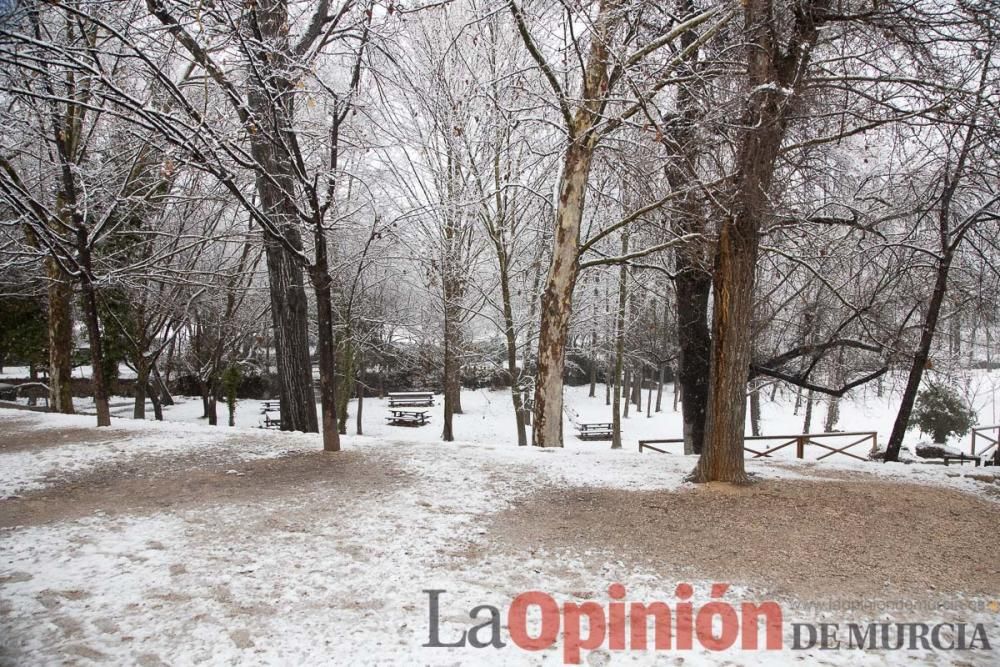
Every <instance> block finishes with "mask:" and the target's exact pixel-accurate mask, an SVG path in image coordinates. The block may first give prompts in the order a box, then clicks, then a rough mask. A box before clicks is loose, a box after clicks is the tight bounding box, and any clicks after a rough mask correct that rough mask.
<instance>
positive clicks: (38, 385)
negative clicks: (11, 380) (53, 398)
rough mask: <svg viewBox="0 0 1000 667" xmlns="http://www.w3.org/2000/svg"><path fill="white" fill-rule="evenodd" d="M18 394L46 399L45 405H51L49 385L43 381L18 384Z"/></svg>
mask: <svg viewBox="0 0 1000 667" xmlns="http://www.w3.org/2000/svg"><path fill="white" fill-rule="evenodd" d="M17 395H18V396H24V397H25V398H32V399H35V400H37V399H39V398H41V399H44V401H45V407H49V386H48V385H47V384H44V383H42V382H25V383H24V384H19V385H17Z"/></svg>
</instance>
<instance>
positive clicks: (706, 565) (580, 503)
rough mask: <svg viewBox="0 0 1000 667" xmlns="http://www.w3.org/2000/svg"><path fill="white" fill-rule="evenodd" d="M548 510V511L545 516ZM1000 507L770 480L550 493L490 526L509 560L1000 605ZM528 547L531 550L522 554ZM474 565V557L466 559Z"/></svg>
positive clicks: (873, 484)
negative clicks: (609, 563)
mask: <svg viewBox="0 0 1000 667" xmlns="http://www.w3.org/2000/svg"><path fill="white" fill-rule="evenodd" d="M539 508H544V511H539ZM998 531H1000V505H997V504H995V503H991V502H987V501H985V500H981V499H978V498H975V497H973V496H972V495H969V494H965V493H961V492H958V491H953V490H949V489H943V488H935V487H931V486H921V485H914V484H896V483H886V482H883V481H864V482H857V481H855V482H845V481H815V482H814V481H788V480H772V481H764V482H761V483H758V484H755V485H753V486H749V487H731V486H728V485H707V486H703V487H699V488H696V489H694V490H687V491H679V492H640V491H622V490H611V489H594V488H570V489H558V490H551V491H545V492H543V493H539V494H535V495H533V496H531V497H528V498H526V499H523V500H522V501H521V502H519V503H518V504H517V505H516V506H515V507H514V508H512V509H510V510H508V511H505V512H503V513H501V514H499V515H498V516H496V517H494V520H493V521H492V524H491V528H490V538H491V539H490V542H491V543H493V544H494V545H497V548H499V545H503V547H504V548H506V549H509V550H513V551H518V550H520V551H523V550H525V548H527V550H529V551H531V550H535V549H538V548H544V549H546V550H548V551H551V552H555V553H557V554H559V553H561V554H572V555H573V556H574V557H575V558H581V554H584V553H586V552H588V551H591V552H594V553H595V556H593V557H590V556H587V557H585V558H587V559H588V560H595V561H596V560H598V558H597V556H596V554H598V553H599V554H602V555H606V556H608V557H610V558H613V559H614V560H623V561H625V562H630V563H633V564H635V565H640V566H644V567H651V568H653V569H654V571H660V572H663V573H664V574H665V576H666V578H667V579H669V580H678V576H679V575H680V576H689V577H692V578H698V579H712V580H715V581H722V582H732V583H745V584H749V585H751V586H753V587H754V588H755V589H756V590H760V591H763V592H766V593H767V594H768V595H771V596H775V597H786V596H788V597H791V596H794V597H798V598H800V599H809V600H817V599H846V598H851V597H862V598H867V599H872V598H893V599H901V598H906V599H928V598H934V597H935V596H940V595H941V592H943V591H947V594H948V595H952V594H965V595H970V596H986V597H988V598H989V599H991V600H992V599H994V598H995V597H996V596H997V594H998V584H1000V558H998V549H1000V545H998V542H997V534H998ZM525 545H528V546H527V547H525ZM470 555H471V556H472V557H477V555H476V554H470Z"/></svg>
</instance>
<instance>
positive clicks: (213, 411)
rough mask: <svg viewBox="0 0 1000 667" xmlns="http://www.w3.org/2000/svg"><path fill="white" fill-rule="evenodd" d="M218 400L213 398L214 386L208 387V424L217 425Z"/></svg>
mask: <svg viewBox="0 0 1000 667" xmlns="http://www.w3.org/2000/svg"><path fill="white" fill-rule="evenodd" d="M218 408H219V401H218V400H217V399H216V398H215V388H214V387H210V388H209V393H208V425H209V426H218V425H219V410H218Z"/></svg>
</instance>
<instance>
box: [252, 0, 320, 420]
mask: <svg viewBox="0 0 1000 667" xmlns="http://www.w3.org/2000/svg"><path fill="white" fill-rule="evenodd" d="M256 17H257V21H256V24H255V25H256V28H257V29H258V30H259V31H260V33H261V35H262V37H263V39H264V41H265V45H262V47H264V48H266V49H267V53H266V55H264V54H262V58H261V61H262V62H267V63H269V64H270V65H271V67H269V68H268V71H264V72H258V73H255V74H252V75H251V76H250V77H249V79H248V84H247V87H248V93H247V103H248V106H249V110H250V113H251V117H252V118H253V119H254V122H256V123H260V124H261V125H262V127H261V128H260V129H257V130H255V129H254V128H253V127H251V131H250V148H251V154H252V155H253V158H254V161H255V162H256V166H255V172H256V187H257V196H258V199H259V204H260V207H261V209H262V210H263V211H265V213H266V214H267V216H268V218H269V219H270V222H271V228H265V229H264V247H265V250H266V259H267V273H268V279H269V283H270V290H269V291H270V297H271V317H272V320H273V322H274V347H275V351H274V356H275V361H276V362H277V367H278V391H279V394H280V398H281V429H282V430H283V431H305V432H308V433H315V432H316V431H317V430H318V427H319V425H318V422H317V419H316V397H315V396H314V395H313V378H312V364H311V362H310V360H309V333H308V332H309V318H308V313H307V309H306V292H305V281H304V280H303V274H302V266H301V260H300V259H296V257H295V256H293V254H292V252H290V250H289V249H286V248H285V247H284V246H283V245H282V240H281V239H280V238H278V236H276V234H277V235H280V236H281V237H283V239H284V242H285V243H287V244H288V245H289V246H291V248H292V249H294V250H295V251H300V250H301V249H302V238H301V236H300V234H299V231H298V227H297V210H296V206H295V201H294V197H295V179H294V167H293V162H292V157H291V156H290V155H289V153H288V149H287V145H286V144H285V143H284V141H282V139H283V137H282V133H284V132H287V131H290V129H291V128H293V127H294V125H295V123H294V107H293V100H292V95H291V90H292V87H293V86H292V83H291V81H289V80H287V78H286V77H287V76H289V75H290V71H285V69H286V67H287V65H288V63H287V57H286V54H287V52H288V50H289V49H290V46H289V43H288V8H287V3H286V2H285V0H258V2H257V3H256Z"/></svg>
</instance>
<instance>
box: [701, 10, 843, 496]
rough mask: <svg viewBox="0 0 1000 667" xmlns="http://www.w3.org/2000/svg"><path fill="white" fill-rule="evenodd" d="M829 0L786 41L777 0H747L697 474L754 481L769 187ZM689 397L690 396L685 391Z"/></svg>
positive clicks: (804, 14) (801, 15) (798, 19)
mask: <svg viewBox="0 0 1000 667" xmlns="http://www.w3.org/2000/svg"><path fill="white" fill-rule="evenodd" d="M828 1H829V0H811V1H810V2H805V3H803V4H802V6H800V7H799V8H798V9H797V10H796V12H795V14H794V19H793V24H792V26H791V28H790V33H789V34H788V37H787V39H788V44H789V45H791V46H790V47H789V49H788V52H787V53H786V50H785V45H783V44H779V43H778V40H779V35H778V33H777V30H778V27H777V23H776V22H775V20H774V16H773V14H774V6H773V0H746V1H745V2H744V5H743V6H744V17H745V23H744V33H745V35H746V39H745V42H746V45H747V50H746V54H747V84H748V90H750V91H751V93H750V94H749V96H748V99H747V106H746V109H745V110H744V114H743V118H742V119H741V122H740V127H742V128H745V129H744V130H743V135H742V137H740V139H739V142H738V149H737V155H736V169H737V172H736V174H735V176H734V178H733V181H732V195H731V198H730V199H729V201H728V202H727V208H728V213H727V214H726V216H725V218H724V219H723V222H722V229H721V231H720V234H719V245H718V250H717V253H716V261H715V274H714V280H713V295H714V296H713V312H712V360H711V374H710V379H709V387H708V410H707V413H706V419H705V448H704V451H703V452H702V455H701V458H700V459H699V460H698V465H697V466H696V467H695V469H694V471H693V472H692V475H691V479H692V480H693V481H696V482H708V481H721V482H731V483H737V484H744V483H747V482H749V478H748V477H747V474H746V471H745V469H744V457H743V434H744V430H745V422H746V386H747V374H748V371H749V368H750V357H751V346H750V336H748V335H747V332H748V331H750V328H751V325H752V323H753V287H754V273H755V271H756V268H757V254H758V251H759V246H760V229H761V226H762V225H763V222H764V219H765V217H766V215H767V214H768V211H769V201H768V193H769V191H770V189H771V181H772V179H773V177H774V168H775V163H776V161H777V157H778V152H779V150H780V148H781V143H782V141H783V139H784V136H785V131H786V127H787V117H786V114H788V110H789V106H790V105H791V104H792V102H793V101H794V98H795V95H796V89H797V87H798V86H799V85H800V83H801V77H802V74H803V72H804V70H805V68H806V66H807V65H808V63H809V58H810V55H811V52H812V47H813V46H814V45H815V43H816V39H817V37H818V34H819V29H818V27H819V25H820V24H822V22H823V21H824V20H825V14H826V10H827V8H828ZM684 398H685V401H686V400H687V396H686V395H685V397H684Z"/></svg>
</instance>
